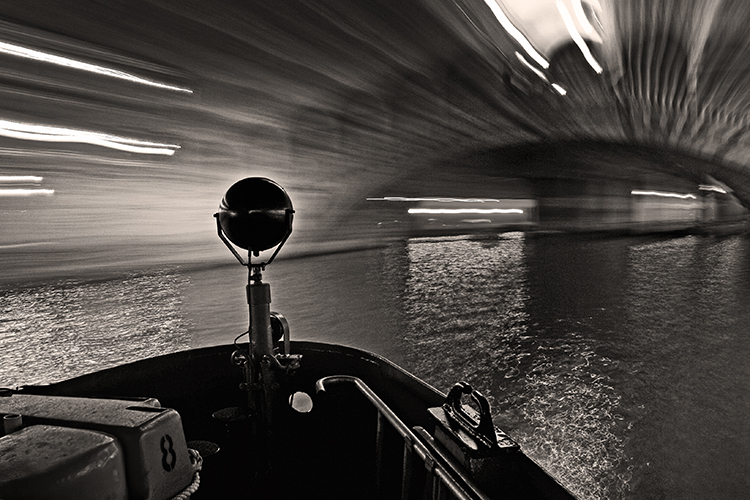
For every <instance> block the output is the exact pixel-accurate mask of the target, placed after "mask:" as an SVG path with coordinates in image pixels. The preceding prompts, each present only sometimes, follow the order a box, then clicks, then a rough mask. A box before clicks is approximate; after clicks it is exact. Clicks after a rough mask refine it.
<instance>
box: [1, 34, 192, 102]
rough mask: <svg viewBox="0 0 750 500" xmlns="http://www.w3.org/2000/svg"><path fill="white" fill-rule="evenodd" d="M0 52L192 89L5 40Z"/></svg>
mask: <svg viewBox="0 0 750 500" xmlns="http://www.w3.org/2000/svg"><path fill="white" fill-rule="evenodd" d="M0 52H2V53H4V54H10V55H14V56H18V57H25V58H27V59H34V60H35V61H43V62H48V63H52V64H57V65H60V66H66V67H68V68H74V69H80V70H83V71H89V72H91V73H97V74H100V75H105V76H111V77H113V78H120V79H122V80H129V81H131V82H134V83H140V84H142V85H150V86H152V87H159V88H163V89H167V90H174V91H176V92H187V93H189V94H192V93H193V91H192V90H190V89H188V88H183V87H175V86H173V85H167V84H164V83H159V82H155V81H153V80H147V79H146V78H141V77H139V76H136V75H131V74H130V73H126V72H124V71H120V70H116V69H112V68H107V67H104V66H98V65H96V64H89V63H86V62H83V61H77V60H75V59H70V58H67V57H61V56H56V55H52V54H47V53H46V52H41V51H38V50H34V49H29V48H26V47H21V46H20V45H13V44H10V43H6V42H0Z"/></svg>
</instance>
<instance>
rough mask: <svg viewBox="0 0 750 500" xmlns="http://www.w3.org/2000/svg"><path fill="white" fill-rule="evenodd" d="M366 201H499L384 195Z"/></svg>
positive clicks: (492, 199)
mask: <svg viewBox="0 0 750 500" xmlns="http://www.w3.org/2000/svg"><path fill="white" fill-rule="evenodd" d="M367 201H437V202H440V203H451V202H454V201H455V202H461V203H485V202H488V203H489V202H495V203H497V202H499V201H500V200H498V199H494V198H409V197H404V196H386V197H384V198H367Z"/></svg>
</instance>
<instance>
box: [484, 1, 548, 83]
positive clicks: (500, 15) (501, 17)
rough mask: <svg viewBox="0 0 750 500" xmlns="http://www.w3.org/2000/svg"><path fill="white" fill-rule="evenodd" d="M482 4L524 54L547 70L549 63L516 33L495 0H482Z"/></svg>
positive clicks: (515, 29)
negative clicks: (521, 48) (514, 40)
mask: <svg viewBox="0 0 750 500" xmlns="http://www.w3.org/2000/svg"><path fill="white" fill-rule="evenodd" d="M484 3H486V4H487V6H488V7H489V8H490V10H491V11H492V13H493V14H494V15H495V17H496V18H497V20H498V21H499V22H500V25H501V26H502V27H503V29H505V31H507V32H508V34H509V35H510V36H512V37H513V38H515V39H516V41H517V42H518V43H519V44H520V45H521V47H523V50H525V51H526V53H527V54H528V55H529V57H531V58H532V59H533V60H535V61H536V62H537V64H539V66H541V67H542V68H544V69H547V68H549V62H547V60H546V59H545V58H544V57H542V55H541V54H540V53H539V52H537V51H536V49H535V48H534V46H533V45H531V42H529V40H528V39H527V38H526V37H525V36H523V34H522V33H521V32H520V31H518V28H516V27H515V26H514V25H513V23H512V22H510V19H508V16H506V15H505V12H503V9H501V8H500V6H499V5H498V4H497V1H496V0H484Z"/></svg>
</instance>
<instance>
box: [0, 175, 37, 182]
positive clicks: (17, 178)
mask: <svg viewBox="0 0 750 500" xmlns="http://www.w3.org/2000/svg"><path fill="white" fill-rule="evenodd" d="M42 180H44V177H39V176H36V175H0V183H3V182H16V183H23V184H39V183H40V182H42Z"/></svg>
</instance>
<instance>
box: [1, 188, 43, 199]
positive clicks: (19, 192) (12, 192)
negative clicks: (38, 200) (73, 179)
mask: <svg viewBox="0 0 750 500" xmlns="http://www.w3.org/2000/svg"><path fill="white" fill-rule="evenodd" d="M53 194H55V190H54V189H15V188H11V189H2V188H0V197H3V196H15V197H21V196H51V195H53Z"/></svg>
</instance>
